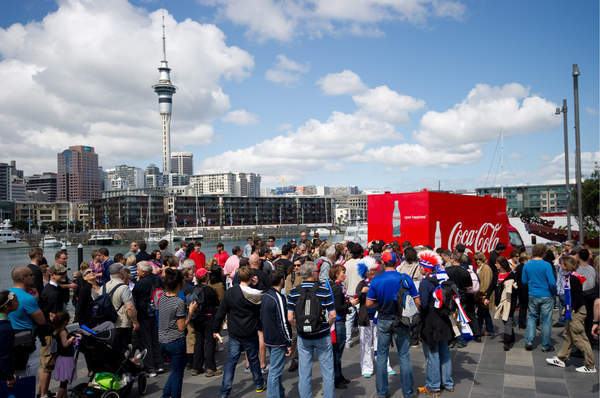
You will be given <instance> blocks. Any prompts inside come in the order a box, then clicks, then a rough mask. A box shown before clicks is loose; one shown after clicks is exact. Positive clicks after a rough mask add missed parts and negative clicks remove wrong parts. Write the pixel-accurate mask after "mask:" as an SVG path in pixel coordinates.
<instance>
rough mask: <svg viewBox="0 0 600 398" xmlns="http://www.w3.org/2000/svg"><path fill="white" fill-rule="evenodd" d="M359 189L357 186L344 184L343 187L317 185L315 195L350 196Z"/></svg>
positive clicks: (355, 193)
mask: <svg viewBox="0 0 600 398" xmlns="http://www.w3.org/2000/svg"><path fill="white" fill-rule="evenodd" d="M359 193H360V191H359V190H358V187H357V186H345V187H325V186H318V187H317V195H320V196H327V195H336V196H350V195H357V194H359Z"/></svg>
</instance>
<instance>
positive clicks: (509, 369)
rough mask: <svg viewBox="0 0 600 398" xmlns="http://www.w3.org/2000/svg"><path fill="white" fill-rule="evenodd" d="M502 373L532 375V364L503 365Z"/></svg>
mask: <svg viewBox="0 0 600 398" xmlns="http://www.w3.org/2000/svg"><path fill="white" fill-rule="evenodd" d="M504 374H509V375H519V376H533V366H524V365H508V364H507V365H506V366H505V367H504Z"/></svg>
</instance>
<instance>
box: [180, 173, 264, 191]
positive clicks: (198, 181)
mask: <svg viewBox="0 0 600 398" xmlns="http://www.w3.org/2000/svg"><path fill="white" fill-rule="evenodd" d="M260 180H261V178H260V174H254V173H232V172H229V171H228V172H225V173H215V174H200V175H194V176H190V185H193V186H194V187H195V188H196V192H197V194H198V195H228V196H245V197H260Z"/></svg>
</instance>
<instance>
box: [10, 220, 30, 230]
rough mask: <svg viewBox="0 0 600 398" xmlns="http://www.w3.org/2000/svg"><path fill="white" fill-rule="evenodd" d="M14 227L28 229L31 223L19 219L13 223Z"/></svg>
mask: <svg viewBox="0 0 600 398" xmlns="http://www.w3.org/2000/svg"><path fill="white" fill-rule="evenodd" d="M12 226H13V228H16V229H18V230H19V231H27V230H28V229H29V223H28V222H27V221H25V220H18V221H15V222H13V223H12Z"/></svg>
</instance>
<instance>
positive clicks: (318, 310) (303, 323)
mask: <svg viewBox="0 0 600 398" xmlns="http://www.w3.org/2000/svg"><path fill="white" fill-rule="evenodd" d="M319 286H320V285H319V284H318V283H315V284H314V286H313V287H310V288H308V287H302V285H300V286H297V289H298V292H299V293H300V297H298V301H296V305H295V307H294V314H295V316H296V330H297V331H298V334H299V335H300V336H311V335H314V334H316V333H318V332H320V331H321V329H322V328H323V323H324V322H325V311H324V310H323V307H322V306H321V301H320V300H319V298H318V297H317V290H319Z"/></svg>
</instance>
